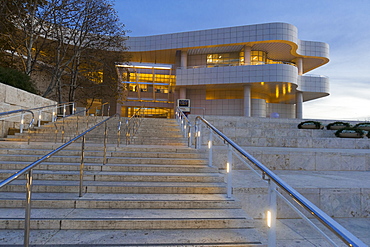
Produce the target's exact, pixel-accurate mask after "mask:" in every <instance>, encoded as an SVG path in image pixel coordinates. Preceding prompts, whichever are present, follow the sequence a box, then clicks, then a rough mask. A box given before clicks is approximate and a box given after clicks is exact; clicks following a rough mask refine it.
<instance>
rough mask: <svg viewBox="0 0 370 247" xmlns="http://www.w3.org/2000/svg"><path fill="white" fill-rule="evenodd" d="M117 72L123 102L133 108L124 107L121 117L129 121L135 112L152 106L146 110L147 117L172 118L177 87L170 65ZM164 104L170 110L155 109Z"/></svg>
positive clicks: (124, 68)
mask: <svg viewBox="0 0 370 247" xmlns="http://www.w3.org/2000/svg"><path fill="white" fill-rule="evenodd" d="M116 68H117V72H118V76H119V79H120V81H121V83H122V88H123V93H122V101H123V102H124V104H126V105H130V106H123V109H121V115H122V116H128V117H129V116H131V115H132V114H133V113H134V112H135V110H134V109H136V108H138V107H141V106H148V105H150V106H151V107H148V108H145V109H144V110H143V113H142V114H143V115H144V116H145V117H166V118H167V117H171V113H172V111H173V103H174V88H175V83H176V76H175V75H173V74H172V66H171V65H159V64H138V63H134V64H133V65H116ZM163 103H164V104H168V105H171V107H163V106H161V107H156V105H159V104H163Z"/></svg>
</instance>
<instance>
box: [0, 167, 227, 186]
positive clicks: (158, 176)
mask: <svg viewBox="0 0 370 247" xmlns="http://www.w3.org/2000/svg"><path fill="white" fill-rule="evenodd" d="M17 171H18V170H0V179H5V178H7V177H9V176H11V175H12V174H14V173H16V172H17ZM79 177H80V173H79V171H42V170H35V171H34V173H33V179H35V180H72V181H73V180H79ZM223 179H224V178H223V176H220V175H219V174H218V173H155V174H153V173H144V172H140V173H134V172H100V171H99V172H96V171H86V172H84V181H117V182H122V181H125V182H142V181H146V182H162V181H166V182H180V181H181V182H197V183H219V182H223Z"/></svg>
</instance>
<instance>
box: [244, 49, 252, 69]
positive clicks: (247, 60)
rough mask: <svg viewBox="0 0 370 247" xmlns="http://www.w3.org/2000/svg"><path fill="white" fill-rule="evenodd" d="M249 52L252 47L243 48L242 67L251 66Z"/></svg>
mask: <svg viewBox="0 0 370 247" xmlns="http://www.w3.org/2000/svg"><path fill="white" fill-rule="evenodd" d="M251 50H252V47H250V46H244V65H251Z"/></svg>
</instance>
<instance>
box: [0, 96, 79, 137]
mask: <svg viewBox="0 0 370 247" xmlns="http://www.w3.org/2000/svg"><path fill="white" fill-rule="evenodd" d="M67 107H71V111H70V112H71V114H74V112H75V110H76V109H75V103H74V102H67V103H62V104H55V105H48V106H42V107H36V108H31V109H20V110H14V111H7V112H2V113H0V120H7V119H16V118H17V117H19V118H18V119H19V120H15V121H12V122H14V123H18V121H19V130H20V133H23V130H24V125H25V121H26V119H25V115H26V114H31V119H30V120H29V125H28V129H30V128H32V127H33V123H34V121H35V120H36V121H37V123H36V124H37V126H38V127H40V125H41V122H42V121H52V122H54V121H55V120H56V118H57V113H58V110H59V111H60V112H61V116H63V117H65V116H66V113H67ZM35 116H37V117H35ZM35 118H36V119H35Z"/></svg>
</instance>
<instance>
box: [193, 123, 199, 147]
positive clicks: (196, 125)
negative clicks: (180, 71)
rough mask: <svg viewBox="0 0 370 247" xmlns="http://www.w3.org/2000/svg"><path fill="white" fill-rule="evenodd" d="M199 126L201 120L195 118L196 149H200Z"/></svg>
mask: <svg viewBox="0 0 370 247" xmlns="http://www.w3.org/2000/svg"><path fill="white" fill-rule="evenodd" d="M198 126H199V121H198V119H195V125H194V146H195V149H198V148H199V147H198V142H199V140H198Z"/></svg>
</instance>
